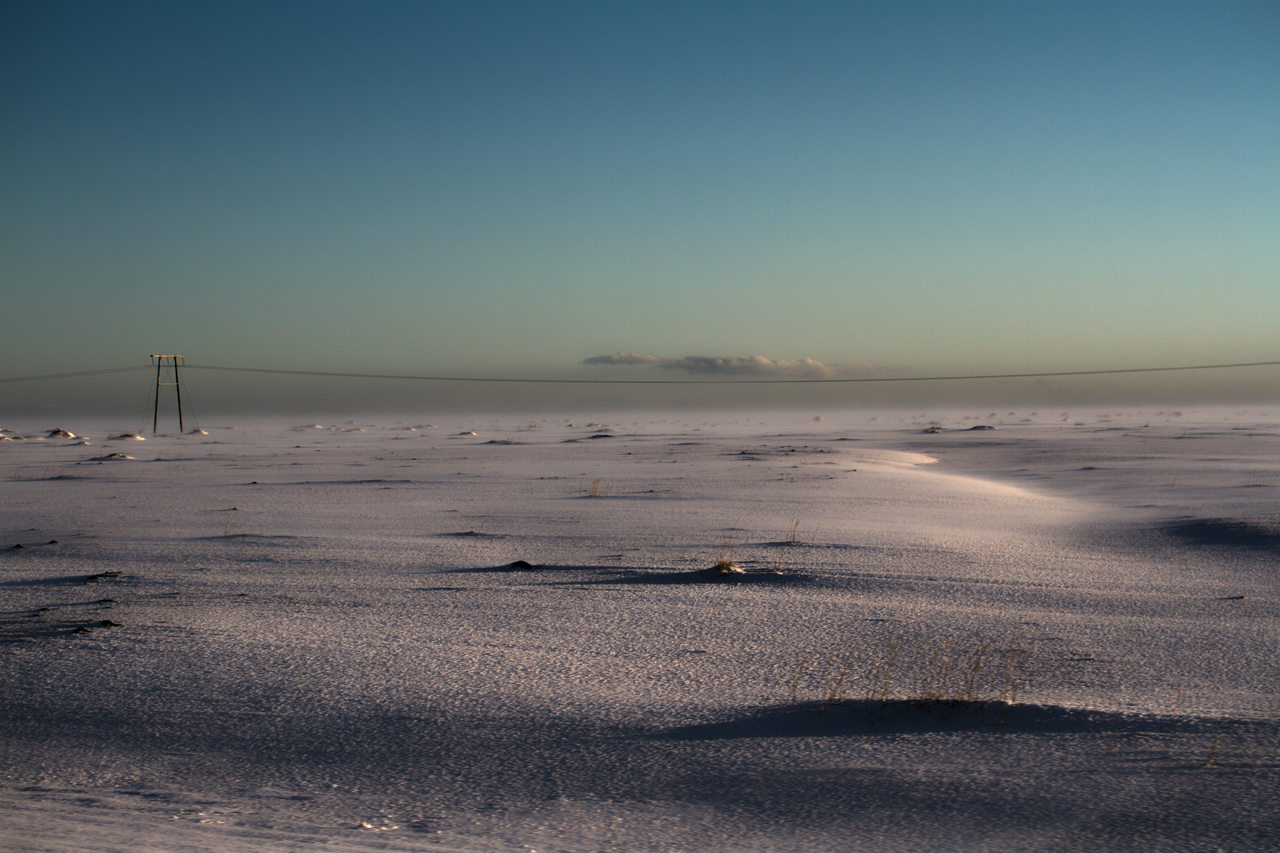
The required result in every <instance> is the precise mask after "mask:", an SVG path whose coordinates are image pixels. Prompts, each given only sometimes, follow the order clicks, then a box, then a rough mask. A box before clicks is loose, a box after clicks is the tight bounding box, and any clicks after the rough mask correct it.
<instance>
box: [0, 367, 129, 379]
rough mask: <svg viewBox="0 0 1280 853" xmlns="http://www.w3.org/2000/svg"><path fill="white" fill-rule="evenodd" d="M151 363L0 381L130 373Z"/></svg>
mask: <svg viewBox="0 0 1280 853" xmlns="http://www.w3.org/2000/svg"><path fill="white" fill-rule="evenodd" d="M150 369H151V365H149V364H144V365H138V366H137V367H108V368H106V369H105V370H80V371H77V372H75V373H46V374H44V375H42V376H11V377H9V378H8V379H0V382H40V381H43V380H45V379H71V378H72V377H75V376H102V375H103V374H106V373H132V372H134V371H137V370H150Z"/></svg>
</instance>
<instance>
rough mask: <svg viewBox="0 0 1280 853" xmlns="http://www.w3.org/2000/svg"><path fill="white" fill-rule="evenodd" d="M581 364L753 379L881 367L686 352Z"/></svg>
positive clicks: (853, 373) (853, 374) (858, 373)
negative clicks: (635, 366)
mask: <svg viewBox="0 0 1280 853" xmlns="http://www.w3.org/2000/svg"><path fill="white" fill-rule="evenodd" d="M583 363H584V364H649V365H653V366H655V367H660V368H662V369H664V370H683V371H684V372H685V373H692V374H696V375H699V376H736V377H744V378H756V379H866V378H867V377H869V376H871V375H872V374H873V373H875V372H877V371H879V370H880V369H881V368H880V367H879V366H878V365H875V364H823V363H822V362H820V361H815V360H814V359H812V358H802V359H786V358H766V357H764V356H762V355H753V356H751V357H750V358H738V357H736V356H728V357H725V356H706V355H687V356H685V357H684V358H659V357H658V356H656V355H635V354H633V353H625V352H620V353H618V354H617V355H600V356H596V357H594V358H588V359H586V360H585V361H584V362H583Z"/></svg>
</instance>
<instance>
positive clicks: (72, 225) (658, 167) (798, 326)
mask: <svg viewBox="0 0 1280 853" xmlns="http://www.w3.org/2000/svg"><path fill="white" fill-rule="evenodd" d="M1277 92H1280V6H1278V5H1277V4H1275V3H1271V2H1257V3H1250V2H1238V3H1230V2H1228V3H1194V2H1190V3H1166V2H1158V3H1156V2H1153V3H1142V2H1137V3H1123V4H1116V3H1089V2H1085V3H1080V2H1073V3H1014V2H990V3H967V2H912V3H856V2H850V3H805V2H799V3H797V2H786V3H783V2H778V3H740V2H734V3H694V4H688V3H663V2H641V3H596V2H582V3H556V2H549V3H484V2H434V3H428V2H422V3H401V2H385V3H324V2H313V3H306V4H298V3H286V2H253V3H247V2H246V3H237V2H217V3H201V2H187V3H180V4H161V3H132V2H115V3H98V2H21V1H20V0H19V2H9V3H5V4H4V5H3V6H2V7H0V127H3V131H2V132H0V282H2V287H0V293H2V294H3V300H2V302H0V304H2V305H3V316H4V318H5V328H4V333H3V335H0V379H2V378H7V377H16V376H26V375H35V374H47V373H57V372H63V371H77V370H92V369H97V368H110V367H121V366H128V365H134V364H146V362H147V356H148V355H149V354H151V353H157V352H165V353H170V352H175V353H183V354H185V355H186V356H187V359H188V361H190V362H191V363H192V364H204V365H221V366H234V367H255V368H285V369H295V370H314V371H347V372H363V373H394V374H411V375H431V376H462V377H468V376H470V377H490V378H492V377H510V378H520V377H523V378H564V379H708V380H712V379H720V380H726V381H745V380H752V379H786V378H792V379H818V378H825V379H832V378H839V379H854V378H902V377H913V376H939V375H968V374H987V373H1034V372H1049V371H1065V370H1101V369H1115V368H1130V367H1158V366H1171V365H1194V364H1217V363H1232V362H1256V361H1269V360H1276V359H1280V347H1278V346H1277V343H1276V341H1277V340H1280V334H1277V328H1280V326H1278V323H1277V321H1278V320H1280V239H1277V236H1276V235H1278V234H1280V157H1277V156H1276V151H1278V150H1280V118H1277V115H1278V114H1277V110H1276V93H1277ZM188 377H189V379H188ZM188 382H189V388H188V390H189V393H190V394H191V398H192V402H193V405H201V406H203V407H204V408H205V409H206V410H219V411H289V412H293V411H298V412H303V411H340V410H341V411H355V410H369V409H373V410H381V411H429V410H431V409H433V408H439V409H470V408H474V409H481V410H496V409H515V408H539V407H577V406H599V407H603V408H608V407H650V406H663V407H697V406H728V407H750V406H805V407H809V406H848V405H855V406H856V405H897V404H915V403H916V402H919V403H921V404H938V405H942V404H961V405H967V404H969V402H974V404H975V405H989V404H994V403H996V402H1006V401H1007V402H1014V401H1025V402H1028V403H1030V404H1038V403H1041V402H1044V403H1046V404H1050V405H1058V404H1061V405H1064V406H1069V405H1072V404H1077V403H1084V402H1092V401H1100V402H1101V401H1117V400H1119V401H1124V400H1128V401H1134V402H1155V403H1159V402H1165V401H1174V402H1188V403H1195V402H1209V403H1215V402H1231V401H1237V400H1239V401H1275V400H1276V399H1277V398H1278V397H1280V368H1276V367H1270V368H1248V369H1241V370H1233V371H1221V372H1215V373H1207V372H1187V373H1170V374H1137V375H1133V376H1127V377H1062V378H1052V379H1042V380H1034V379H1026V380H999V381H982V382H963V383H903V384H890V383H884V384H848V385H809V386H798V387H790V386H787V387H780V386H776V385H770V386H754V387H746V388H744V387H733V388H720V387H715V388H702V387H699V388H693V387H685V386H665V385H654V386H622V385H601V386H595V385H568V386H559V385H502V384H484V385H469V384H463V383H438V382H435V383H421V382H416V383H415V382H397V381H392V380H349V379H334V378H329V379H321V378H302V377H282V376H257V375H248V374H232V373H216V372H213V371H195V370H193V371H190V372H189V373H188V374H185V375H184V384H185V383H188ZM153 383H154V377H153V376H152V377H150V378H149V377H148V374H146V373H128V374H120V375H114V376H105V377H97V378H85V379H67V380H56V381H49V382H38V383H8V384H0V417H3V416H5V415H7V414H10V413H14V414H16V413H31V412H42V411H48V412H54V411H75V410H77V409H84V410H95V411H107V410H113V411H116V410H118V411H129V412H132V411H134V410H138V409H143V408H145V407H146V405H147V401H148V399H149V396H150V393H151V388H152V385H153ZM979 401H981V402H980V403H979Z"/></svg>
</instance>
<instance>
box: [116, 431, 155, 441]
mask: <svg viewBox="0 0 1280 853" xmlns="http://www.w3.org/2000/svg"><path fill="white" fill-rule="evenodd" d="M107 441H146V439H145V438H143V437H142V436H140V435H138V434H137V433H133V432H122V433H120V434H119V435H109V436H107Z"/></svg>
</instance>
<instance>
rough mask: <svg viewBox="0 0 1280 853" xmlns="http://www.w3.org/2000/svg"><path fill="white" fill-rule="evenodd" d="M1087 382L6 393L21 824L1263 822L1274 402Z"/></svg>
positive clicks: (2, 724) (576, 831)
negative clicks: (237, 413) (1018, 388)
mask: <svg viewBox="0 0 1280 853" xmlns="http://www.w3.org/2000/svg"><path fill="white" fill-rule="evenodd" d="M1102 411H1104V410H1092V409H1091V410H1089V412H1088V414H1084V413H1083V412H1070V413H1061V412H1052V413H1049V412H1045V413H1044V414H1040V413H1038V412H1037V413H1035V414H1032V413H1030V412H1026V413H1017V414H1014V413H1006V412H1000V413H988V412H943V413H938V412H933V413H926V414H921V413H911V414H910V415H903V414H899V413H889V412H881V413H868V412H847V413H838V412H837V413H826V417H825V419H824V420H821V421H818V420H815V419H814V418H813V416H812V413H805V414H804V415H800V414H796V413H771V414H767V415H761V416H754V417H753V416H747V415H744V414H742V413H734V414H724V415H719V416H711V415H708V414H705V413H703V414H698V415H689V414H680V415H669V414H652V413H645V414H641V413H637V414H630V415H617V414H612V415H609V416H608V418H607V419H606V420H603V421H599V422H596V421H593V419H591V418H586V419H580V418H577V417H572V418H571V417H549V416H546V415H538V416H536V417H533V416H530V417H528V418H518V417H510V416H503V417H498V418H494V417H488V416H485V417H475V418H462V417H459V416H456V415H455V416H441V417H440V419H439V420H437V421H435V422H434V423H435V425H434V426H429V425H427V424H426V423H424V422H423V420H422V419H421V418H420V417H415V418H414V419H398V418H395V417H383V418H369V419H366V420H361V421H359V422H358V423H357V422H349V423H340V424H332V423H325V424H321V425H301V424H299V423H297V422H293V423H287V424H283V423H271V422H266V421H252V420H245V419H234V418H204V419H202V420H203V422H202V424H201V426H203V427H204V429H205V430H207V434H204V435H199V434H188V435H178V434H176V430H175V434H170V435H167V436H166V435H161V436H157V437H154V438H153V437H151V436H150V435H149V434H148V435H147V438H146V440H145V441H139V440H128V439H124V440H121V439H117V440H108V439H107V436H109V435H112V434H119V433H120V432H121V431H122V430H126V429H130V426H131V425H129V424H123V423H121V422H112V423H96V424H95V423H72V422H70V421H68V422H66V423H58V424H45V423H39V424H5V425H3V426H6V427H10V428H11V429H10V430H9V431H7V432H5V433H4V436H5V438H6V440H4V441H0V477H3V479H2V480H0V491H2V492H3V510H2V512H3V515H2V516H0V525H2V526H0V531H2V535H3V539H0V549H3V550H0V589H2V590H3V604H2V605H0V761H2V762H3V776H2V777H0V847H3V849H5V850H8V851H16V852H17V851H20V852H21V853H35V851H81V850H83V851H89V850H92V851H99V853H100V851H114V850H120V851H161V850H163V851H168V853H179V851H241V850H243V851H249V850H254V851H284V850H314V849H326V850H338V851H363V850H394V851H419V850H444V851H531V850H532V851H543V853H547V851H572V853H581V852H582V851H603V850H628V851H667V850H671V851H684V850H707V851H818V850H866V851H922V850H955V851H1068V850H1082V849H1092V850H1117V851H1129V850H1132V851H1138V850H1141V851H1161V850H1168V851H1195V850H1205V851H1218V850H1223V851H1255V850H1268V849H1276V848H1277V847H1280V702H1278V701H1277V688H1278V686H1280V655H1278V654H1277V649H1280V618H1278V617H1280V583H1278V580H1277V579H1278V578H1280V413H1277V412H1276V411H1272V410H1259V409H1258V408H1257V407H1253V408H1249V409H1243V410H1241V409H1215V410H1187V411H1185V412H1182V413H1178V414H1175V413H1173V412H1172V411H1157V410H1144V411H1142V412H1128V413H1124V412H1116V411H1111V412H1108V413H1106V414H1102ZM597 420H598V419H597ZM973 426H989V427H995V428H994V429H978V430H975V429H970V428H971V427H973ZM54 427H61V428H63V429H65V430H67V431H70V432H73V433H77V434H78V433H81V432H83V433H86V434H87V435H88V436H89V438H88V439H82V438H80V437H79V436H77V437H75V438H69V437H66V436H56V435H55V436H49V435H48V433H49V431H50V430H51V429H52V428H54ZM930 428H932V429H934V430H935V431H932V432H926V430H928V429H930ZM132 429H133V430H136V429H137V427H136V425H134V426H132ZM472 433H474V434H472ZM82 440H87V441H88V442H89V443H88V444H82V443H80V442H81V441H82ZM113 453H119V454H126V455H127V456H131V457H134V458H132V459H123V458H119V457H116V458H105V459H104V458H102V457H108V456H109V455H110V454H113ZM593 490H594V491H595V495H592V494H591V492H592V491H593ZM55 540H56V541H55ZM18 544H21V545H22V546H23V547H22V548H14V547H13V546H15V545H18ZM721 557H725V558H730V559H732V560H733V561H734V562H735V563H736V564H738V565H739V566H740V567H741V568H742V569H744V570H745V574H741V575H733V576H728V577H722V576H721V575H720V574H719V573H718V572H716V571H714V570H713V569H712V566H713V564H715V563H716V562H717V560H718V559H719V558H721ZM517 560H523V561H526V562H527V563H529V564H530V568H527V569H521V568H514V567H513V566H512V564H513V563H514V562H515V561H517ZM108 623H111V624H108ZM984 644H989V645H984ZM984 649H985V651H984ZM1010 650H1013V653H1012V654H1011V653H1010ZM1024 652H1025V655H1024V654H1023V653H1024ZM979 654H984V655H985V656H986V657H985V660H984V661H981V662H980V663H981V666H976V665H975V661H976V660H978V658H976V657H975V655H979ZM939 659H943V660H952V661H953V662H954V666H953V667H952V668H951V670H950V671H948V672H946V673H942V674H940V673H939V672H938V669H937V666H938V665H937V663H936V661H938V660H939ZM930 661H933V662H934V663H930ZM931 667H932V669H931ZM975 671H976V673H977V675H976V679H971V680H972V681H976V683H967V682H966V678H968V677H969V676H968V675H966V673H974V672H975ZM929 679H933V681H932V682H930V683H929V684H925V682H926V681H928V680H929ZM957 679H958V680H957ZM944 681H945V682H946V684H945V685H943V683H942V682H944ZM935 682H936V683H935ZM1013 689H1016V690H1017V695H1016V703H1014V704H1012V705H1009V706H1006V705H1005V704H1004V703H1003V702H1001V701H1000V700H1001V699H1005V698H1012V696H1011V691H1012V690H1013ZM929 690H934V691H935V693H936V697H935V698H938V699H943V700H945V699H948V698H956V697H958V696H960V695H962V694H964V695H967V696H970V697H971V698H974V699H977V700H979V701H974V702H970V703H968V704H966V705H957V704H955V703H952V702H947V701H936V702H916V703H907V702H903V701H900V700H901V699H902V698H903V697H907V696H917V697H918V696H920V695H923V694H925V693H928V692H929ZM886 699H887V700H889V701H885V700H886ZM983 700H985V701H983ZM824 705H825V706H826V707H824Z"/></svg>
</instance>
